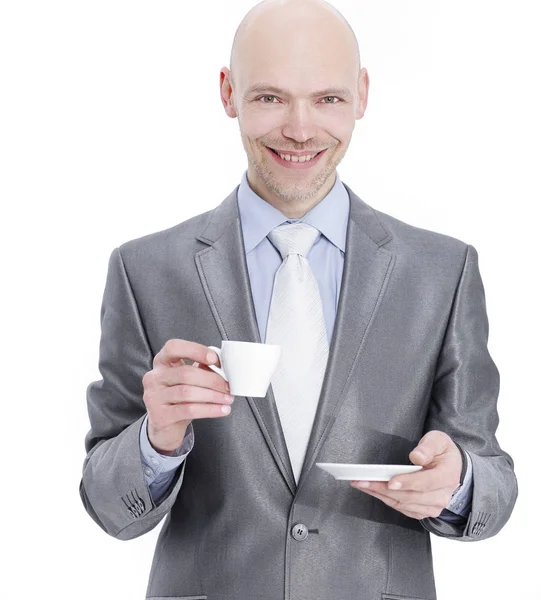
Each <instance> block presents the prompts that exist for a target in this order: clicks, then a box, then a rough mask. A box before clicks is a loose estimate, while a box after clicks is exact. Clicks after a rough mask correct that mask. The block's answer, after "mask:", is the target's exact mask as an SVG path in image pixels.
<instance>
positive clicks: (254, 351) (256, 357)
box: [208, 340, 281, 398]
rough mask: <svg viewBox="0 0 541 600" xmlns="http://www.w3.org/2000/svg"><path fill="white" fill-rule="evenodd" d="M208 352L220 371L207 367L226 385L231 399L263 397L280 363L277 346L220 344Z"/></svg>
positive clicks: (212, 366)
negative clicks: (217, 362) (215, 360)
mask: <svg viewBox="0 0 541 600" xmlns="http://www.w3.org/2000/svg"><path fill="white" fill-rule="evenodd" d="M209 348H210V349H211V350H214V352H216V354H217V355H218V356H219V358H220V364H221V365H222V368H220V367H217V366H216V365H208V367H209V368H210V369H212V370H213V371H215V372H216V373H218V375H221V376H222V377H223V378H224V379H225V380H226V381H228V382H229V389H230V394H231V395H232V396H251V397H254V398H264V397H265V396H266V394H267V390H268V388H269V385H270V382H271V377H272V375H273V373H274V371H275V370H276V367H277V366H278V361H279V360H280V353H281V347H280V346H277V345H275V344H258V343H256V342H237V341H232V340H222V347H221V348H216V346H209Z"/></svg>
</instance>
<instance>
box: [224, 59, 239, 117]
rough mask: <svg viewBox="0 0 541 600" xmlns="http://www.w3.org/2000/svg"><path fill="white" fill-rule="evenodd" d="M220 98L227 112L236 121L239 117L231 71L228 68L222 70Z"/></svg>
mask: <svg viewBox="0 0 541 600" xmlns="http://www.w3.org/2000/svg"><path fill="white" fill-rule="evenodd" d="M220 97H221V99H222V104H223V105H224V109H225V112H226V113H227V115H228V116H229V117H231V118H232V119H234V118H235V117H236V116H237V111H236V109H235V103H234V96H233V86H232V84H231V71H230V70H229V69H228V68H227V67H222V69H221V70H220Z"/></svg>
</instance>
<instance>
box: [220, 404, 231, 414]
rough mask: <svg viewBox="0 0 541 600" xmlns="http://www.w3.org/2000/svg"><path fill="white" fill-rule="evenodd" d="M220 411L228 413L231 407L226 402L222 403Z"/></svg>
mask: <svg viewBox="0 0 541 600" xmlns="http://www.w3.org/2000/svg"><path fill="white" fill-rule="evenodd" d="M222 412H223V413H224V414H225V415H228V414H229V413H230V412H231V407H230V406H227V405H226V404H224V405H223V406H222Z"/></svg>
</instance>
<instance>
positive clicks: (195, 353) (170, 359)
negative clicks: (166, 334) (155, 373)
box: [153, 338, 218, 367]
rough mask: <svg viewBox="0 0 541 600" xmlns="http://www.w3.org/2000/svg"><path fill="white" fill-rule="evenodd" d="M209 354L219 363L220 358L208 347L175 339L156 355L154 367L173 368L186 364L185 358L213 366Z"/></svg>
mask: <svg viewBox="0 0 541 600" xmlns="http://www.w3.org/2000/svg"><path fill="white" fill-rule="evenodd" d="M207 353H210V354H211V355H212V356H213V357H214V360H215V361H217V359H218V357H217V355H216V352H214V351H213V350H209V348H208V346H205V345H204V344H199V343H198V342H192V341H190V340H181V339H178V338H173V339H170V340H167V342H165V344H164V346H163V348H162V349H161V350H160V351H159V352H158V354H156V356H155V357H154V361H153V366H154V367H157V366H159V365H165V366H172V365H176V364H178V363H179V362H180V363H181V364H185V363H184V361H183V360H182V359H183V358H188V359H190V360H192V361H197V362H200V363H204V364H207V365H208V364H213V363H212V361H210V360H209V359H208V358H207Z"/></svg>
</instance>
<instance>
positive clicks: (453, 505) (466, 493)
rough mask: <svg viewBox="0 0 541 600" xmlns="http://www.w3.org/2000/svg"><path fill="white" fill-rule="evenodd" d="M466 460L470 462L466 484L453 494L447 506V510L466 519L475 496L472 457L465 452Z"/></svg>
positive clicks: (465, 476)
mask: <svg viewBox="0 0 541 600" xmlns="http://www.w3.org/2000/svg"><path fill="white" fill-rule="evenodd" d="M464 454H465V455H466V459H467V461H468V465H467V469H466V474H465V475H464V483H463V484H462V486H461V487H460V489H459V490H458V491H457V492H455V493H454V494H453V496H452V497H451V500H450V501H449V504H448V505H447V506H446V508H447V510H450V511H451V512H453V513H455V514H457V515H462V516H463V517H466V516H467V515H468V513H469V512H470V510H471V500H472V495H473V469H472V462H471V458H470V455H469V454H468V452H467V451H466V450H464Z"/></svg>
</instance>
